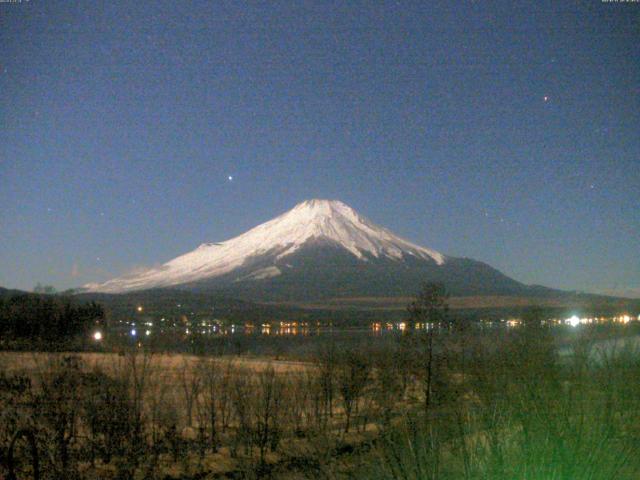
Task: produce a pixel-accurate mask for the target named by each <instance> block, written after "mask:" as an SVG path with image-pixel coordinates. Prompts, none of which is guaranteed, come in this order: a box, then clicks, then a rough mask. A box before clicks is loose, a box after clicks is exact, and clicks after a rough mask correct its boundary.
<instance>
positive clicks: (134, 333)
mask: <svg viewBox="0 0 640 480" xmlns="http://www.w3.org/2000/svg"><path fill="white" fill-rule="evenodd" d="M136 333H137V332H136V329H135V328H132V329H131V336H132V337H135V336H136Z"/></svg>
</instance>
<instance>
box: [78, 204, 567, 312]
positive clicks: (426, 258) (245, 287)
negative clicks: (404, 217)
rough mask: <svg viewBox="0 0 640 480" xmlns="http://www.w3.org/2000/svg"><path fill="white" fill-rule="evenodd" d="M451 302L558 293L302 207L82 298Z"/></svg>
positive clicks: (340, 210)
mask: <svg viewBox="0 0 640 480" xmlns="http://www.w3.org/2000/svg"><path fill="white" fill-rule="evenodd" d="M426 281H436V282H442V283H444V284H445V286H446V288H447V290H448V291H449V292H450V293H451V294H452V295H456V296H465V295H527V296H546V295H549V294H553V293H554V292H555V293H559V292H557V291H554V290H551V289H547V288H544V287H537V286H528V285H524V284H522V283H520V282H518V281H516V280H513V279H512V278H509V277H508V276H506V275H504V274H503V273H501V272H499V271H498V270H496V269H495V268H492V267H491V266H489V265H487V264H485V263H482V262H479V261H476V260H472V259H468V258H457V257H450V256H446V255H443V254H441V253H439V252H437V251H435V250H432V249H429V248H425V247H421V246H419V245H416V244H414V243H412V242H410V241H408V240H405V239H403V238H401V237H398V236H397V235H395V234H393V233H392V232H390V231H389V230H387V229H386V228H383V227H380V226H378V225H376V224H374V223H373V222H371V221H369V220H368V219H366V218H365V217H363V216H361V215H360V214H358V213H357V212H356V211H355V210H353V209H352V208H351V207H349V206H347V205H345V204H344V203H342V202H340V201H335V200H308V201H305V202H302V203H300V204H298V205H296V206H295V207H294V208H293V209H292V210H290V211H288V212H286V213H284V214H283V215H280V216H278V217H276V218H275V219H273V220H271V221H268V222H266V223H263V224H261V225H259V226H257V227H255V228H253V229H251V230H249V231H248V232H246V233H244V234H242V235H240V236H238V237H235V238H233V239H230V240H227V241H225V242H220V243H206V244H202V245H201V246H200V247H198V248H196V249H195V250H193V251H192V252H189V253H186V254H184V255H182V256H179V257H177V258H175V259H173V260H170V261H169V262H167V263H165V264H163V265H161V266H160V267H157V268H150V269H148V270H146V271H143V272H141V273H137V274H135V275H126V276H122V277H119V278H115V279H113V280H109V281H107V282H104V283H99V284H88V285H85V287H84V290H85V291H86V292H103V293H125V292H133V291H140V290H147V289H152V288H177V289H182V290H189V291H194V292H218V293H221V294H225V295H229V296H234V297H237V298H245V299H250V300H256V301H285V300H286V301H303V300H317V299H323V298H335V297H380V296H383V297H391V296H406V295H411V294H413V293H414V292H415V291H416V289H417V288H418V286H419V285H420V284H421V283H422V282H426Z"/></svg>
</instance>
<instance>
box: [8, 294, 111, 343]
mask: <svg viewBox="0 0 640 480" xmlns="http://www.w3.org/2000/svg"><path fill="white" fill-rule="evenodd" d="M103 321H104V310H103V308H102V306H101V305H99V304H97V303H94V302H90V303H77V302H74V301H73V300H72V299H70V298H68V297H63V296H57V295H38V294H26V293H25V294H17V295H10V296H6V297H0V337H2V339H3V341H11V340H29V341H35V342H38V341H42V342H49V343H56V342H61V341H65V340H68V339H70V338H73V337H77V336H80V335H83V334H85V333H86V332H87V331H88V330H89V329H90V328H91V327H92V326H95V325H96V324H100V323H102V322H103Z"/></svg>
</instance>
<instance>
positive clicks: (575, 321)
mask: <svg viewBox="0 0 640 480" xmlns="http://www.w3.org/2000/svg"><path fill="white" fill-rule="evenodd" d="M567 323H568V324H569V325H571V326H572V327H576V326H578V325H579V324H580V319H579V318H578V316H577V315H573V316H572V317H569V318H567Z"/></svg>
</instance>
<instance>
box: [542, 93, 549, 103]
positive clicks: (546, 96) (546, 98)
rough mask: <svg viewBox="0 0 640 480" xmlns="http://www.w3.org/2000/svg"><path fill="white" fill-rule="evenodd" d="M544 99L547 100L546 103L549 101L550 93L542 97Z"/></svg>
mask: <svg viewBox="0 0 640 480" xmlns="http://www.w3.org/2000/svg"><path fill="white" fill-rule="evenodd" d="M542 99H543V100H544V101H545V103H546V102H548V101H549V96H548V95H545V96H544V97H542Z"/></svg>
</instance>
